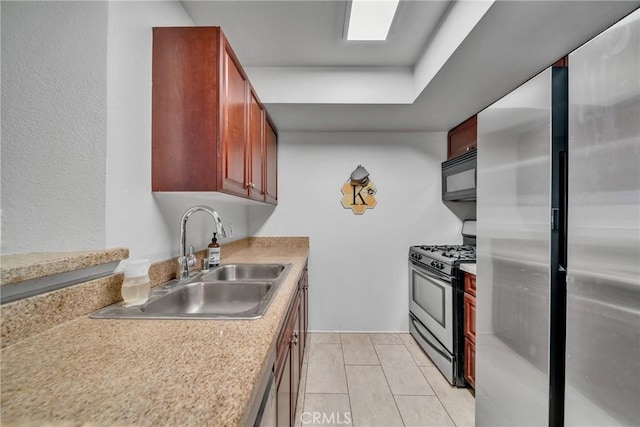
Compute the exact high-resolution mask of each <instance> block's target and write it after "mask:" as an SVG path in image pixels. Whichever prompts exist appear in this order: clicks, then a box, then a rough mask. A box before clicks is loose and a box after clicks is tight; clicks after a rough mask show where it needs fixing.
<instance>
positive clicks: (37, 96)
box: [0, 2, 107, 254]
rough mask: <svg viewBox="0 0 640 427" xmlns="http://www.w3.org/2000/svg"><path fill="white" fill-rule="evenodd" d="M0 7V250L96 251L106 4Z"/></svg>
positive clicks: (101, 199) (101, 224)
mask: <svg viewBox="0 0 640 427" xmlns="http://www.w3.org/2000/svg"><path fill="white" fill-rule="evenodd" d="M0 7H1V8H2V25H1V26H2V148H1V155H2V162H1V163H2V190H1V193H2V196H1V208H2V248H1V251H2V253H3V254H6V253H25V252H40V251H59V250H78V249H90V248H101V247H103V246H104V243H105V214H104V209H105V151H106V119H107V117H106V104H107V99H106V96H107V93H106V91H107V89H106V86H107V80H106V73H107V64H106V60H107V43H106V34H107V4H106V3H105V2H74V3H65V2H2V3H1V6H0Z"/></svg>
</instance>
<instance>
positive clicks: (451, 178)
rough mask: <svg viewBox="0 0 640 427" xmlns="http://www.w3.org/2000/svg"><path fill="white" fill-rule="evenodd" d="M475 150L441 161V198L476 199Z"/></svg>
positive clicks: (447, 199) (449, 199)
mask: <svg viewBox="0 0 640 427" xmlns="http://www.w3.org/2000/svg"><path fill="white" fill-rule="evenodd" d="M477 153H478V152H477V150H472V151H469V152H467V153H464V154H461V155H459V156H457V157H454V158H453V159H449V160H447V161H446V162H443V163H442V200H443V201H475V200H476V182H477V173H476V156H477Z"/></svg>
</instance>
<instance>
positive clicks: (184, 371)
mask: <svg viewBox="0 0 640 427" xmlns="http://www.w3.org/2000/svg"><path fill="white" fill-rule="evenodd" d="M308 252H309V249H308V247H286V245H283V246H270V247H256V246H254V247H249V248H246V249H242V250H240V251H238V252H237V253H235V254H233V255H231V256H229V257H228V258H226V259H225V260H224V262H225V263H229V262H262V263H271V262H277V263H291V264H293V266H292V269H291V270H290V271H289V273H288V275H287V277H286V278H285V280H284V281H283V282H282V284H281V286H280V288H279V290H278V294H277V295H276V296H275V297H274V299H273V301H272V303H271V305H270V306H269V309H268V310H267V312H266V314H265V316H264V317H262V318H261V319H258V320H249V321H238V320H98V319H95V320H94V319H89V318H88V317H87V316H82V317H80V318H77V319H75V320H72V321H70V322H67V323H64V324H62V325H60V326H57V327H55V328H52V329H49V330H47V331H45V332H43V333H40V334H38V335H35V336H32V337H30V338H27V339H25V340H22V341H19V342H18V343H16V344H14V345H11V346H9V347H6V348H4V349H2V352H1V357H2V359H1V377H2V384H1V390H2V393H1V405H2V424H3V425H23V424H27V425H42V424H45V423H46V424H48V425H60V424H64V425H85V424H89V425H98V426H102V425H104V426H107V425H108V426H113V425H132V424H136V425H154V426H155V425H175V426H188V425H198V426H201V425H202V426H203V425H208V426H209V425H210V426H236V425H245V424H246V423H248V422H252V420H246V417H247V416H248V411H249V410H250V408H251V406H252V405H253V404H254V402H255V401H256V399H257V398H258V396H257V393H258V391H257V388H258V384H259V382H260V379H261V378H262V375H264V374H265V373H266V372H267V370H268V369H270V366H267V363H266V362H267V359H268V356H269V352H270V351H271V350H273V349H274V348H275V341H276V338H277V335H278V332H279V328H280V326H281V324H282V322H283V321H284V319H283V317H284V315H285V313H286V310H287V307H288V305H289V303H290V301H291V299H292V297H293V295H294V293H295V290H296V289H297V282H298V279H299V277H300V275H301V274H302V271H303V269H304V266H305V263H306V260H307V257H308Z"/></svg>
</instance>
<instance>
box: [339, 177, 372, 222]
mask: <svg viewBox="0 0 640 427" xmlns="http://www.w3.org/2000/svg"><path fill="white" fill-rule="evenodd" d="M341 191H342V194H343V196H342V201H341V203H342V206H344V208H345V209H351V210H352V211H353V213H354V214H356V215H362V214H363V213H365V211H366V210H367V209H373V208H374V207H375V206H376V204H377V201H376V198H375V197H374V196H375V194H376V192H377V190H376V186H375V184H374V183H373V181H371V180H370V179H369V172H367V170H366V169H365V168H364V167H362V165H358V167H357V168H356V169H355V170H354V171H353V172H352V173H351V177H350V178H349V180H348V181H347V182H346V183H345V184H344V185H343V186H342V189H341Z"/></svg>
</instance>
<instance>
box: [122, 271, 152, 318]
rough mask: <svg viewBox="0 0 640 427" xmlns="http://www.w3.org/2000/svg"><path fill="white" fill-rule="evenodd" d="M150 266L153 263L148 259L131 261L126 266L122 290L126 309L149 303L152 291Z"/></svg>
mask: <svg viewBox="0 0 640 427" xmlns="http://www.w3.org/2000/svg"><path fill="white" fill-rule="evenodd" d="M150 266H151V262H150V261H149V260H148V259H136V260H131V261H129V262H127V263H126V264H125V266H124V281H123V282H122V289H121V293H122V299H123V300H124V305H125V307H130V306H133V305H142V304H144V303H145V302H147V299H148V298H149V290H150V289H151V283H150V281H149V267H150Z"/></svg>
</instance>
